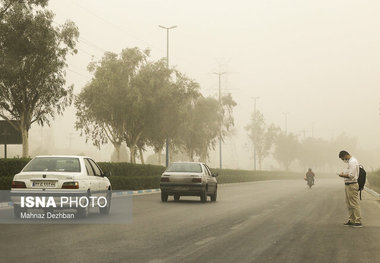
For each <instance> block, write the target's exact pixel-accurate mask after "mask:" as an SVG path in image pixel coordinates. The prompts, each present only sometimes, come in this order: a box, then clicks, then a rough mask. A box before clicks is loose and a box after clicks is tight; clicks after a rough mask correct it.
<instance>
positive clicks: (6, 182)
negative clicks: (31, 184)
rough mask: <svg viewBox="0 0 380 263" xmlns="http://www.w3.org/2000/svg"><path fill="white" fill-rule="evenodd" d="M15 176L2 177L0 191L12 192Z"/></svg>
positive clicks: (0, 177) (0, 178)
mask: <svg viewBox="0 0 380 263" xmlns="http://www.w3.org/2000/svg"><path fill="white" fill-rule="evenodd" d="M12 179H13V175H8V176H0V190H10V189H11V185H12Z"/></svg>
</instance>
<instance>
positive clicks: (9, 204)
mask: <svg viewBox="0 0 380 263" xmlns="http://www.w3.org/2000/svg"><path fill="white" fill-rule="evenodd" d="M115 191H117V192H113V193H112V194H113V195H114V196H115V197H122V196H134V195H146V194H154V193H159V192H161V190H160V189H159V188H156V189H144V190H133V191H132V190H129V191H118V190H115ZM9 207H13V203H12V202H3V203H0V209H1V208H9Z"/></svg>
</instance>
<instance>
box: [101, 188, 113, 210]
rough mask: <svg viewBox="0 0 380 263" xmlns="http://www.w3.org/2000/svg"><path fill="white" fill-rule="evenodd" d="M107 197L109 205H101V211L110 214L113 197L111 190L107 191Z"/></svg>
mask: <svg viewBox="0 0 380 263" xmlns="http://www.w3.org/2000/svg"><path fill="white" fill-rule="evenodd" d="M106 199H107V205H106V206H105V207H99V213H100V214H102V215H108V214H109V213H110V210H111V199H112V194H111V191H109V193H107V197H106Z"/></svg>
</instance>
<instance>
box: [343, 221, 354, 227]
mask: <svg viewBox="0 0 380 263" xmlns="http://www.w3.org/2000/svg"><path fill="white" fill-rule="evenodd" d="M353 225H355V224H354V223H351V221H348V222H347V223H345V224H344V226H353Z"/></svg>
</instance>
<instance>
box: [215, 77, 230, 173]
mask: <svg viewBox="0 0 380 263" xmlns="http://www.w3.org/2000/svg"><path fill="white" fill-rule="evenodd" d="M226 73H227V72H214V74H216V75H218V77H219V105H222V89H221V77H222V75H224V74H226ZM219 132H220V134H219V168H220V169H222V127H220V131H219Z"/></svg>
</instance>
